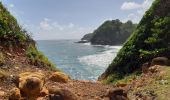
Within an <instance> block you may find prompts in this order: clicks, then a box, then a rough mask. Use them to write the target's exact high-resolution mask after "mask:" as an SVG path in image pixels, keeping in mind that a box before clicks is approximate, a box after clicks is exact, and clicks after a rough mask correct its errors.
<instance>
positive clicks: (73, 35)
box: [33, 18, 94, 40]
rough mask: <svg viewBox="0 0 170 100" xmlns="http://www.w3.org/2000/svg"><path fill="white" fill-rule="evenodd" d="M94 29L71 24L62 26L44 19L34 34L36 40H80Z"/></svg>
mask: <svg viewBox="0 0 170 100" xmlns="http://www.w3.org/2000/svg"><path fill="white" fill-rule="evenodd" d="M34 29H35V27H34ZM93 29H94V27H84V26H79V25H76V24H74V23H71V22H70V23H66V24H61V23H58V22H57V21H53V20H52V19H49V18H44V19H43V20H42V21H40V23H39V26H38V28H37V29H35V30H34V31H33V32H34V39H42V40H43V39H79V38H81V37H82V36H83V35H84V34H85V33H84V32H86V33H89V32H91V31H92V30H93ZM37 33H39V34H37ZM40 34H41V35H40ZM49 34H50V35H49Z"/></svg>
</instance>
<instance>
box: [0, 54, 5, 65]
mask: <svg viewBox="0 0 170 100" xmlns="http://www.w3.org/2000/svg"><path fill="white" fill-rule="evenodd" d="M4 61H5V57H4V55H3V53H2V52H0V66H1V65H2V64H3V63H4Z"/></svg>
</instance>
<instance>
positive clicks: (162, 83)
mask: <svg viewBox="0 0 170 100" xmlns="http://www.w3.org/2000/svg"><path fill="white" fill-rule="evenodd" d="M143 83H145V85H144V86H142V87H138V88H134V90H133V91H132V92H130V97H132V98H133V95H134V94H135V93H137V92H138V93H140V94H142V95H143V96H150V95H151V93H152V96H153V95H154V96H155V99H154V100H169V98H170V95H169V94H170V91H169V89H170V67H168V66H162V67H161V72H160V73H159V74H157V75H155V76H153V77H148V78H147V80H145V81H143ZM132 98H131V99H132Z"/></svg>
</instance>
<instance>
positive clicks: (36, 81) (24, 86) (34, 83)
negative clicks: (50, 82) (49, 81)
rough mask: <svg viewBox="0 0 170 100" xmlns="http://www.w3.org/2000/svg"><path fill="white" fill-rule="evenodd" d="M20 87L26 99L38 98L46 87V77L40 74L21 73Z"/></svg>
mask: <svg viewBox="0 0 170 100" xmlns="http://www.w3.org/2000/svg"><path fill="white" fill-rule="evenodd" d="M18 86H19V87H18V88H19V89H20V90H21V92H22V93H23V95H24V96H25V97H27V98H36V97H38V96H39V94H40V91H41V90H42V88H43V86H44V75H43V74H42V73H38V72H34V73H33V72H25V73H21V74H20V75H19V85H18Z"/></svg>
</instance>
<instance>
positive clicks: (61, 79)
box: [50, 72, 69, 83]
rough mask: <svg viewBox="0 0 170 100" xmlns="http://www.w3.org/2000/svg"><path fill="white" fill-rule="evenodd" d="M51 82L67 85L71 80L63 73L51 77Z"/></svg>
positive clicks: (56, 73)
mask: <svg viewBox="0 0 170 100" xmlns="http://www.w3.org/2000/svg"><path fill="white" fill-rule="evenodd" d="M50 80H52V81H54V82H62V83H67V82H68V80H69V76H68V75H66V74H64V73H62V72H54V73H53V74H52V75H51V76H50Z"/></svg>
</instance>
